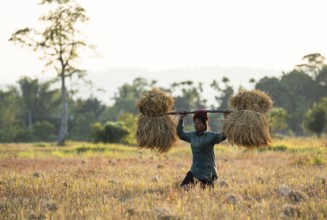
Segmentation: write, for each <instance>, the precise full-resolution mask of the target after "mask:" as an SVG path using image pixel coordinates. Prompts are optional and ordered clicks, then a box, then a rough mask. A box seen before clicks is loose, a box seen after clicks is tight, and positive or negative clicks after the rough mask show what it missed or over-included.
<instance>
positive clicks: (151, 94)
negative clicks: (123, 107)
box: [137, 88, 175, 117]
mask: <svg viewBox="0 0 327 220" xmlns="http://www.w3.org/2000/svg"><path fill="white" fill-rule="evenodd" d="M174 102H175V101H174V98H173V97H171V96H168V95H167V94H166V93H164V92H163V91H161V90H160V89H158V88H152V89H151V90H150V91H148V92H146V93H145V94H144V95H143V96H142V97H141V98H140V100H139V101H138V103H137V109H138V110H139V112H140V113H141V114H142V115H144V116H150V117H161V116H164V115H165V114H166V113H168V112H169V111H171V107H172V106H173V104H174Z"/></svg>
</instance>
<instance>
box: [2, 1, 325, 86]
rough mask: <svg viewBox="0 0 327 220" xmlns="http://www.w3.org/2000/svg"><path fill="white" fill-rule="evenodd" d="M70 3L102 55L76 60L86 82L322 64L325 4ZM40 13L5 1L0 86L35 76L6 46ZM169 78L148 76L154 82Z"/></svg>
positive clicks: (31, 57)
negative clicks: (78, 8) (136, 71)
mask: <svg viewBox="0 0 327 220" xmlns="http://www.w3.org/2000/svg"><path fill="white" fill-rule="evenodd" d="M77 2H79V3H80V4H81V5H82V6H83V7H84V8H85V9H86V12H87V15H88V16H89V18H90V21H89V22H88V23H87V24H86V25H85V29H84V33H85V34H86V35H87V36H88V39H87V40H88V42H89V43H92V44H95V45H97V46H98V49H97V51H98V53H100V54H101V58H99V57H98V58H87V59H84V60H83V62H82V66H83V67H84V68H86V69H87V70H88V71H90V72H91V73H90V74H95V75H96V74H97V73H99V72H105V71H106V70H108V69H110V68H142V69H146V70H150V71H161V70H165V69H176V68H183V69H189V68H199V67H214V66H218V67H222V68H231V67H237V68H243V67H246V68H254V69H258V68H263V69H267V70H269V71H268V72H267V74H268V73H269V74H272V72H273V73H274V74H276V76H277V75H280V74H281V71H286V72H287V71H290V70H291V69H292V68H293V67H294V66H295V65H296V64H299V63H300V62H301V58H302V57H303V56H304V55H306V54H309V53H316V52H319V53H321V54H322V55H324V56H327V28H326V27H327V13H326V9H327V1H326V0H115V1H114V0H92V1H90V0H79V1H77ZM41 11H46V10H44V7H43V6H39V5H38V1H37V0H10V1H6V2H3V4H2V5H1V7H0V28H1V31H0V58H1V61H0V62H1V69H0V76H1V81H2V82H1V83H14V82H16V81H17V80H18V79H19V77H20V76H21V75H28V76H39V74H40V72H41V70H42V63H41V61H39V60H38V58H37V55H36V54H34V53H33V52H31V51H29V49H27V48H23V49H22V48H20V47H18V46H16V45H14V44H12V43H11V42H8V39H9V37H10V36H11V34H12V33H13V32H14V31H15V30H16V29H20V28H24V27H35V26H36V23H37V21H38V17H39V16H40V15H41ZM254 72H255V71H254ZM152 74H153V73H152ZM235 74H236V73H235ZM255 74H256V73H254V75H253V77H254V78H255V77H256V75H255ZM270 76H271V75H270ZM113 77H114V78H116V77H118V78H119V77H121V78H124V77H126V76H113ZM127 77H128V76H127ZM145 77H148V76H146V75H145ZM169 77H170V78H171V77H172V76H167V75H165V74H161V75H156V76H153V78H155V79H158V80H159V81H160V80H167V79H168V78H169ZM175 77H177V78H178V79H185V80H189V79H192V78H193V79H197V78H196V77H198V76H189V75H187V74H185V75H184V76H175ZM233 77H234V78H237V77H242V76H240V75H239V76H236V75H235V76H231V78H233ZM244 77H247V79H248V78H249V76H244ZM260 77H261V76H260ZM126 80H127V79H126ZM244 80H245V79H244ZM121 81H124V80H123V79H121ZM108 86H110V82H108ZM116 86H117V85H116Z"/></svg>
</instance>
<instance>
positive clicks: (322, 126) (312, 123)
mask: <svg viewBox="0 0 327 220" xmlns="http://www.w3.org/2000/svg"><path fill="white" fill-rule="evenodd" d="M303 123H304V127H305V128H306V129H307V130H308V131H310V132H314V133H315V134H316V135H317V136H318V137H320V136H321V134H322V132H324V131H325V130H326V128H327V97H326V98H323V99H321V100H320V102H318V103H314V105H313V106H312V108H310V109H309V110H308V111H307V112H306V114H305V117H304V122H303Z"/></svg>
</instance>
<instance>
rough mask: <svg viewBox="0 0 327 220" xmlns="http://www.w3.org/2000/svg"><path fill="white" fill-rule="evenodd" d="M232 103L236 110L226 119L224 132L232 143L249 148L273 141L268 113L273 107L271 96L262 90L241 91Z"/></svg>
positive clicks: (232, 99) (233, 97)
mask: <svg viewBox="0 0 327 220" xmlns="http://www.w3.org/2000/svg"><path fill="white" fill-rule="evenodd" d="M229 100H230V103H231V105H232V106H233V108H235V110H236V111H235V112H234V113H231V114H230V117H228V118H227V119H226V120H225V121H224V128H223V129H224V134H225V135H226V137H227V138H228V141H229V142H230V143H231V144H232V145H237V146H243V147H247V148H253V147H261V146H266V145H268V144H269V143H271V138H270V133H269V124H268V120H267V117H266V115H265V114H266V113H267V112H268V111H269V110H270V109H271V108H272V104H273V102H272V100H271V98H270V97H269V96H268V95H267V94H266V93H264V92H262V91H260V90H252V91H240V92H239V93H238V94H236V95H235V96H232V97H231V98H230V99H229Z"/></svg>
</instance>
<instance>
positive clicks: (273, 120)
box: [268, 108, 287, 133]
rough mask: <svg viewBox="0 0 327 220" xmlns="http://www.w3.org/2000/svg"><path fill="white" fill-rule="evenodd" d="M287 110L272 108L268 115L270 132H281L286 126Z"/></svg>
mask: <svg viewBox="0 0 327 220" xmlns="http://www.w3.org/2000/svg"><path fill="white" fill-rule="evenodd" d="M286 117H287V111H286V110H285V109H283V108H273V109H272V110H271V111H270V112H269V115H268V118H269V127H270V130H271V132H272V133H277V132H281V131H282V130H283V129H285V128H287V124H286Z"/></svg>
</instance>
